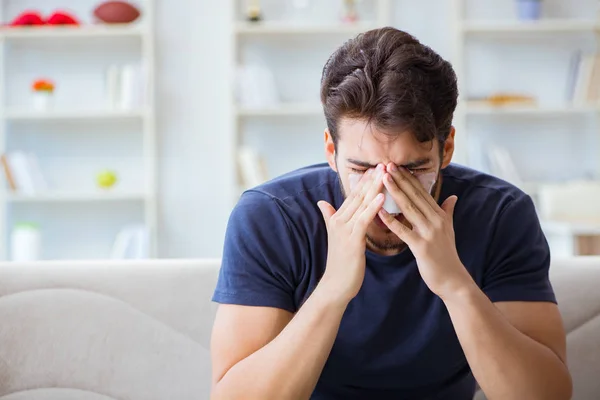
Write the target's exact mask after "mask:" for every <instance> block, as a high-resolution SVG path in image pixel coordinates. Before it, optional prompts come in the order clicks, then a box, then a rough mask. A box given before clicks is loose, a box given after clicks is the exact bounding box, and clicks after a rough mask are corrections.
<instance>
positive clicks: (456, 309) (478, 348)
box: [444, 284, 571, 400]
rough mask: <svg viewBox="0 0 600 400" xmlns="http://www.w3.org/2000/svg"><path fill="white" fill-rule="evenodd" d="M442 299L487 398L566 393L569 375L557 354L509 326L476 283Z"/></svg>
mask: <svg viewBox="0 0 600 400" xmlns="http://www.w3.org/2000/svg"><path fill="white" fill-rule="evenodd" d="M444 303H445V304H446V308H447V309H448V312H449V313H450V317H451V319H452V323H453V325H454V329H455V330H456V333H457V335H458V339H459V340H460V343H461V346H462V348H463V350H464V352H465V355H466V357H467V361H468V362H469V365H470V367H471V370H472V371H473V375H474V376H475V379H476V380H477V381H478V383H479V385H480V386H481V388H482V389H483V391H484V393H485V394H486V397H487V398H489V399H490V400H495V399H502V400H510V399H531V400H535V399H544V400H552V399H561V400H562V399H569V398H570V396H571V380H570V375H569V372H568V369H567V367H566V366H565V364H564V363H563V362H562V361H561V359H560V358H559V357H558V355H557V354H556V353H554V352H553V351H552V350H551V349H549V348H548V347H546V346H544V345H542V344H541V343H538V342H536V341H535V340H533V339H531V338H530V337H528V336H526V335H524V334H523V333H521V332H520V331H518V330H517V329H516V328H515V327H513V326H512V325H511V324H510V323H509V322H508V321H507V320H506V318H505V317H504V316H503V315H502V313H501V312H500V311H499V310H498V309H497V308H496V306H494V304H493V303H492V302H490V300H489V299H488V297H487V296H486V295H485V294H484V293H483V292H482V291H481V290H479V288H477V286H476V285H474V284H473V286H472V287H470V288H468V289H465V290H464V291H461V292H459V293H456V294H455V295H453V296H449V297H448V298H446V299H444Z"/></svg>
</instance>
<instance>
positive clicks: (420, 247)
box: [379, 164, 473, 298]
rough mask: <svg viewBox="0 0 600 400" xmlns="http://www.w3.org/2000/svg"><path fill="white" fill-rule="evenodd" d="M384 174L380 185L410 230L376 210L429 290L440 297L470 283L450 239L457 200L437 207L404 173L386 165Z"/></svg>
mask: <svg viewBox="0 0 600 400" xmlns="http://www.w3.org/2000/svg"><path fill="white" fill-rule="evenodd" d="M387 172H388V173H386V174H385V175H384V178H383V182H384V185H385V187H386V188H387V190H388V192H389V193H390V195H391V196H392V198H393V199H394V201H395V202H396V204H398V207H400V209H401V210H402V213H403V215H404V216H405V217H406V220H407V221H408V222H409V223H410V225H412V229H411V228H410V227H407V226H405V225H403V224H402V223H401V222H399V221H398V220H396V219H395V218H394V217H393V216H391V215H390V214H388V213H387V212H386V211H385V210H384V209H381V210H380V211H379V216H380V218H381V220H382V221H383V222H384V223H385V224H386V225H387V227H388V228H389V229H390V230H391V231H392V232H394V233H395V234H396V235H398V237H399V238H400V239H402V240H403V241H404V242H405V243H406V244H407V245H408V246H409V247H410V249H411V251H412V252H413V254H414V255H415V258H416V260H417V265H418V267H419V272H420V273H421V277H422V278H423V280H424V281H425V283H426V284H427V286H428V287H429V289H430V290H431V291H432V292H434V293H435V294H437V295H438V296H440V297H441V298H444V296H445V295H447V294H449V293H453V292H455V291H456V289H458V288H460V287H462V286H465V285H468V284H470V283H472V282H473V281H472V279H471V276H470V275H469V273H468V271H467V270H466V269H465V267H464V266H463V265H462V263H461V261H460V258H459V257H458V252H457V250H456V243H455V238H454V226H453V214H454V206H455V205H456V202H457V201H458V198H457V197H456V196H451V197H449V198H448V199H447V200H446V201H445V202H444V203H443V204H442V206H441V207H440V206H439V205H438V204H437V203H436V201H435V200H434V198H433V197H432V196H431V195H430V194H429V193H427V192H426V191H425V189H423V186H421V184H420V183H419V181H418V180H417V178H415V177H414V176H413V175H412V174H411V173H410V172H408V171H407V170H404V169H398V168H397V167H396V165H394V164H389V165H388V166H387Z"/></svg>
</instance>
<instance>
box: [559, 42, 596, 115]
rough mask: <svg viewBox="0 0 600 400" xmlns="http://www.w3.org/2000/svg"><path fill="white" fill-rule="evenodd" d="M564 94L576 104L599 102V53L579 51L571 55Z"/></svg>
mask: <svg viewBox="0 0 600 400" xmlns="http://www.w3.org/2000/svg"><path fill="white" fill-rule="evenodd" d="M566 96H567V100H568V101H570V102H571V103H572V104H574V105H577V106H585V105H590V104H599V103H600V54H598V53H583V52H581V51H579V52H576V53H575V54H574V55H573V57H572V59H571V62H570V65H569V75H568V77H567V93H566Z"/></svg>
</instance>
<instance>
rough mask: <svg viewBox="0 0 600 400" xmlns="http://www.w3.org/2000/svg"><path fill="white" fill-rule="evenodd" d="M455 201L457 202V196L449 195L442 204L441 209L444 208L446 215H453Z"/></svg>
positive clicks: (451, 216)
mask: <svg viewBox="0 0 600 400" xmlns="http://www.w3.org/2000/svg"><path fill="white" fill-rule="evenodd" d="M457 202H458V197H457V196H450V197H448V198H447V199H446V201H444V203H443V204H442V210H444V212H445V213H446V215H448V216H450V218H453V217H454V209H455V208H456V203H457Z"/></svg>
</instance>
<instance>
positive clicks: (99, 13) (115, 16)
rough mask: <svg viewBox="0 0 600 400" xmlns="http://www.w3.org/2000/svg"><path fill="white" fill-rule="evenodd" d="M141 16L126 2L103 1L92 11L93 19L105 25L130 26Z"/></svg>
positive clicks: (136, 9)
mask: <svg viewBox="0 0 600 400" xmlns="http://www.w3.org/2000/svg"><path fill="white" fill-rule="evenodd" d="M141 14H142V13H141V11H140V10H139V9H138V8H137V7H136V6H134V5H133V4H131V3H129V2H127V1H113V0H110V1H104V2H102V3H100V4H99V5H98V6H97V7H96V8H95V9H94V17H95V18H96V19H97V20H98V21H100V22H103V23H105V24H130V23H132V22H134V21H136V20H137V19H138V18H139V17H140V16H141Z"/></svg>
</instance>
